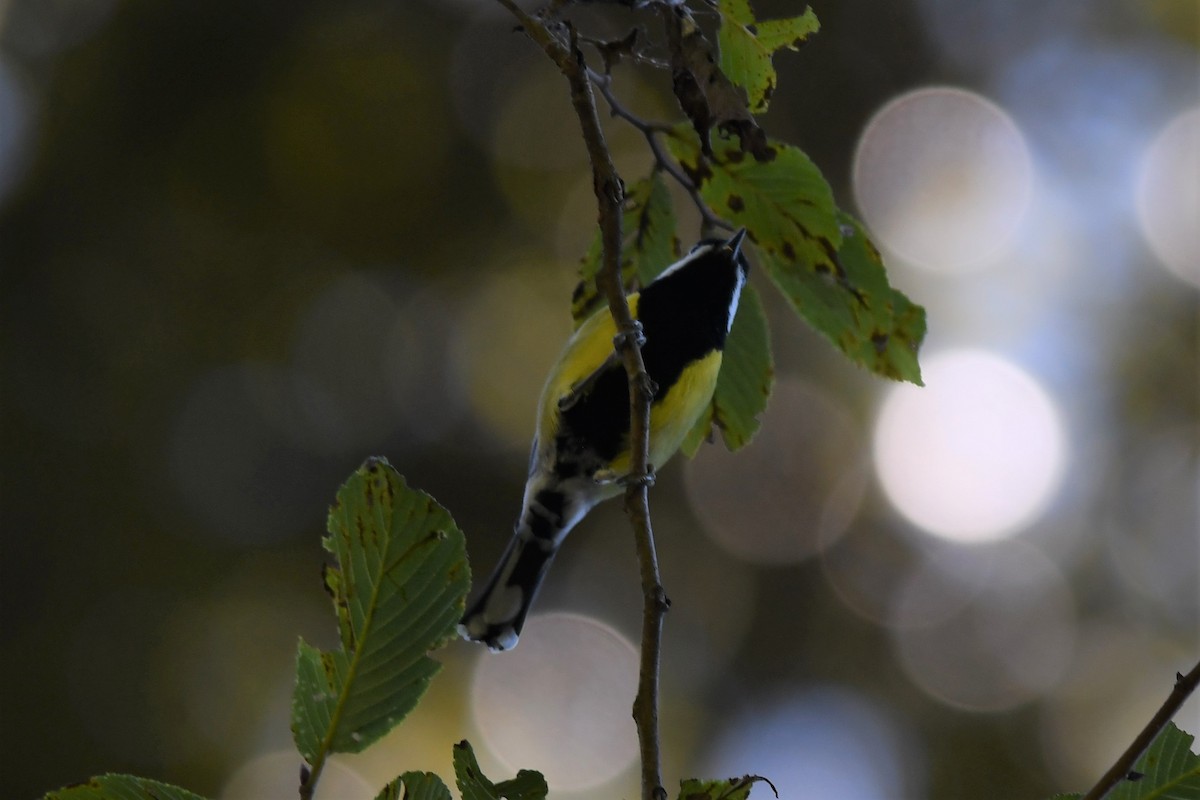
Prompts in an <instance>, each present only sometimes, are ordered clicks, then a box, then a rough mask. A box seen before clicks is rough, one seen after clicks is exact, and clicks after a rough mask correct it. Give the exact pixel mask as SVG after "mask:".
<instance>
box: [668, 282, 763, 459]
mask: <svg viewBox="0 0 1200 800" xmlns="http://www.w3.org/2000/svg"><path fill="white" fill-rule="evenodd" d="M774 382H775V366H774V364H773V362H772V359H771V337H770V331H769V330H768V329H767V316H766V313H765V312H764V311H763V307H762V301H761V300H760V299H759V297H758V292H757V291H755V289H754V287H753V286H749V285H747V286H746V287H745V288H744V289H743V290H742V299H741V302H740V303H739V304H738V310H737V315H736V316H735V317H734V318H733V327H732V328H731V329H730V330H729V338H728V339H727V340H726V341H725V356H724V358H723V359H722V360H721V373H720V375H718V376H717V389H716V391H715V392H713V399H712V403H711V404H710V405H709V407H708V410H707V411H706V412H705V413H704V415H703V416H702V417H701V418H700V419H699V420H697V422H696V424H695V425H694V426H693V427H692V430H691V431H690V432H689V433H688V435H687V438H686V439H684V442H683V445H682V447H681V449H682V450H683V452H684V453H686V454H687V456H688V458H691V457H692V456H694V455H695V454H696V451H697V450H699V449H700V445H701V443H703V442H704V441H707V440H708V439H709V438H710V434H711V432H712V426H713V424H714V423H715V424H716V426H717V427H718V428H720V430H721V438H722V439H724V440H725V446H726V447H728V448H729V449H730V450H739V449H741V448H742V447H744V446H745V445H747V444H749V443H750V440H751V439H753V438H754V434H756V433H758V428H759V425H760V423H759V420H758V416H759V414H761V413H762V412H763V410H764V409H765V408H766V407H767V398H768V397H770V396H771V387H772V385H773V384H774Z"/></svg>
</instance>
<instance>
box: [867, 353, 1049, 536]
mask: <svg viewBox="0 0 1200 800" xmlns="http://www.w3.org/2000/svg"><path fill="white" fill-rule="evenodd" d="M924 375H925V381H926V386H925V387H924V388H919V387H916V386H910V385H907V384H905V385H901V386H896V387H894V388H893V389H892V390H891V391H890V392H889V394H888V395H887V397H886V398H885V400H884V402H883V406H882V408H881V410H880V413H879V417H878V419H877V421H876V425H875V440H874V458H875V468H876V471H877V473H878V475H879V479H880V482H881V483H882V485H883V490H884V492H885V493H886V494H887V496H888V499H889V500H890V501H891V502H892V504H893V505H894V506H895V507H896V509H897V510H899V511H900V513H901V514H903V515H904V516H905V517H906V518H907V519H908V520H909V521H910V522H912V523H913V524H915V525H917V526H918V527H920V528H922V529H923V530H925V531H928V532H930V533H933V534H935V535H937V536H941V537H944V538H947V539H953V540H957V541H985V540H990V539H997V538H1001V537H1004V536H1008V535H1012V534H1015V533H1016V532H1018V531H1019V530H1021V529H1022V528H1023V527H1025V526H1026V525H1027V524H1028V523H1030V522H1031V521H1032V520H1034V519H1035V518H1036V517H1037V516H1038V514H1040V513H1041V512H1042V511H1043V510H1044V508H1045V507H1046V505H1047V504H1048V503H1049V501H1050V499H1051V498H1052V497H1053V496H1054V494H1055V492H1056V491H1057V489H1058V488H1059V486H1060V484H1061V482H1062V477H1063V470H1064V465H1065V462H1066V441H1065V439H1066V437H1065V434H1064V431H1063V426H1062V422H1061V419H1060V416H1059V412H1058V410H1057V408H1056V407H1055V404H1054V402H1053V401H1052V400H1051V399H1050V397H1049V396H1048V395H1047V394H1046V392H1045V391H1044V390H1043V389H1042V388H1041V386H1039V385H1038V383H1037V382H1036V381H1035V380H1034V379H1033V378H1032V377H1030V376H1029V375H1028V374H1027V373H1026V372H1025V371H1024V370H1022V369H1020V368H1019V367H1017V366H1015V365H1014V364H1012V363H1010V362H1009V361H1006V360H1005V359H1003V358H1000V357H999V356H996V355H993V354H991V353H989V352H987V351H982V350H956V351H948V352H945V353H942V354H939V355H936V356H933V357H930V358H927V359H926V360H925V366H924Z"/></svg>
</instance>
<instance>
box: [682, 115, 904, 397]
mask: <svg viewBox="0 0 1200 800" xmlns="http://www.w3.org/2000/svg"><path fill="white" fill-rule="evenodd" d="M669 142H670V146H671V150H672V153H673V155H674V156H675V157H676V158H677V159H678V160H679V162H680V164H681V166H683V167H684V169H686V170H687V171H688V172H689V174H691V175H692V176H693V178H694V179H695V180H696V181H697V183H698V184H699V186H700V194H701V196H702V197H703V198H704V201H705V202H706V203H707V204H708V205H709V206H710V207H711V208H712V209H713V210H714V211H715V212H716V213H717V214H718V215H720V216H722V217H725V218H726V219H729V220H730V221H732V222H734V223H735V224H737V225H742V226H745V228H746V229H747V230H748V231H749V233H750V238H751V239H752V240H753V241H754V243H755V245H756V252H757V253H758V255H759V259H758V260H759V262H760V263H761V265H762V267H763V270H764V271H765V272H766V273H767V275H768V276H769V277H770V278H771V280H772V282H773V283H774V284H775V285H776V286H777V287H778V288H779V290H780V291H781V292H783V295H784V297H786V298H787V299H788V301H789V302H790V303H791V304H792V307H793V308H795V309H796V311H797V312H798V313H799V314H800V315H801V316H802V317H804V319H805V320H807V321H808V323H809V324H810V325H812V326H813V327H814V328H815V329H816V330H818V331H819V332H821V333H822V334H823V335H824V336H825V337H826V338H827V339H829V341H830V342H832V343H833V344H834V346H836V347H838V348H839V349H840V350H841V351H842V352H843V353H845V354H846V355H847V356H848V357H849V358H850V359H851V360H852V361H854V362H856V363H858V364H860V365H861V366H864V367H866V368H867V369H869V370H871V371H872V372H875V373H877V374H879V375H883V376H884V377H888V378H892V379H895V380H907V381H912V382H913V383H916V384H920V383H921V373H920V367H919V365H918V363H917V350H918V349H919V348H920V345H921V342H922V340H923V339H924V337H925V311H924V309H922V308H921V307H920V306H917V305H914V304H913V303H912V302H911V301H909V300H908V298H907V297H905V296H904V295H903V294H901V293H900V292H898V291H896V290H895V289H893V288H892V287H891V286H890V285H888V280H887V274H886V272H885V271H884V267H883V261H882V259H881V258H880V256H879V252H878V251H877V250H876V249H875V247H874V245H872V244H871V242H870V240H869V239H868V238H867V235H866V232H865V231H864V230H863V228H862V226H861V225H860V224H859V223H858V222H857V221H856V220H855V219H854V218H853V217H851V216H849V215H848V214H844V213H842V212H840V211H838V209H837V207H836V206H835V205H834V202H833V193H832V192H831V191H830V189H829V184H827V183H826V182H825V178H824V177H823V176H822V175H821V172H820V170H818V169H817V167H816V166H815V165H814V164H813V163H812V161H810V160H809V158H808V156H806V155H804V153H803V152H801V151H800V150H799V149H797V148H795V147H791V146H789V145H786V144H782V143H779V142H772V143H771V147H772V148H773V150H774V153H775V157H774V158H773V159H771V160H770V161H757V160H754V159H749V158H746V157H744V156H743V154H742V152H741V150H740V149H739V147H738V146H737V144H736V143H735V142H733V141H731V140H729V139H719V140H717V142H716V146H715V147H714V158H713V159H712V160H708V159H705V158H704V157H703V156H702V155H701V153H700V149H699V146H698V143H697V140H696V138H695V136H693V135H691V133H690V132H689V131H687V130H686V129H685V128H682V127H680V128H677V129H676V130H675V131H674V132H673V133H672V135H671V138H670V140H669Z"/></svg>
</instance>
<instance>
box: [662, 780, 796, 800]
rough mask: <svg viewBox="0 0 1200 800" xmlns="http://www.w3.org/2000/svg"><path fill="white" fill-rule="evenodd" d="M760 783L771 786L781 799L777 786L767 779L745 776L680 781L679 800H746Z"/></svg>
mask: <svg viewBox="0 0 1200 800" xmlns="http://www.w3.org/2000/svg"><path fill="white" fill-rule="evenodd" d="M760 781H761V782H762V783H765V784H767V785H768V786H770V787H771V791H773V792H775V796H776V797H779V792H776V791H775V786H774V785H773V784H772V783H771V782H770V781H769V780H767V779H766V778H762V777H759V776H758V775H744V776H742V777H740V778H729V779H728V780H724V781H699V780H695V779H694V778H693V779H689V780H686V781H680V782H679V800H746V798H747V797H749V796H750V787H751V786H753V785H754V784H756V783H758V782H760Z"/></svg>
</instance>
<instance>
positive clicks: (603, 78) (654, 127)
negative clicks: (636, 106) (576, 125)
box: [588, 69, 734, 231]
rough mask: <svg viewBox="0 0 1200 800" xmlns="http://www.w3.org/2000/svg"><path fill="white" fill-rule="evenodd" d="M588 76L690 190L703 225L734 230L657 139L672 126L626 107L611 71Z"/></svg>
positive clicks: (658, 163)
mask: <svg viewBox="0 0 1200 800" xmlns="http://www.w3.org/2000/svg"><path fill="white" fill-rule="evenodd" d="M588 77H589V78H591V80H592V83H594V84H596V88H597V89H599V90H600V95H601V96H602V97H603V98H604V101H605V102H606V103H608V108H609V111H611V112H612V115H613V116H614V117H620V118H621V119H623V120H625V121H626V122H628V123H629V124H630V125H632V126H633V127H634V128H637V130H638V131H640V132H641V134H642V136H643V137H644V138H645V139H646V144H647V145H649V147H650V152H651V153H653V154H654V164H655V166H656V167H657V168H658V169H661V170H662V171H663V172H665V173H667V174H668V175H670V176H671V177H672V178H673V179H674V180H675V182H676V183H678V184H679V185H680V186H682V187H683V190H684V191H685V192H687V193H688V197H690V198H691V199H692V203H694V204H695V206H696V209H697V210H698V211H699V212H700V220H701V225H702V227H703V228H704V229H705V230H712V229H720V230H726V231H732V230H734V226H733V225H732V224H731V223H729V222H726V221H725V220H723V219H721V218H720V217H718V216H717V215H716V214H714V213H713V212H712V209H710V208H709V207H708V203H706V202H704V198H703V197H701V196H700V187H698V186H697V185H696V183H695V181H693V180H692V179H691V178H689V177H688V176H687V175H686V174H685V173H684V172H683V170H682V169H680V168H679V165H678V164H676V163H675V160H674V159H672V158H671V156H670V155H669V154H668V153H667V152H666V150H664V149H663V145H662V142H660V141H659V140H658V134H660V133H664V134H667V135H668V136H669V135H670V134H671V126H670V125H667V124H666V123H662V122H648V121H646V120H644V119H642V118H641V117H639V116H637V115H636V114H634V113H633V112H632V111H630V110H629V109H627V108H626V107H625V106H624V104H622V103H621V101H620V100H619V99H617V96H616V95H615V94H614V93H613V90H612V76H611V75H601V74H599V73H597V72H595V71H594V70H591V69H589V70H588Z"/></svg>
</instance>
